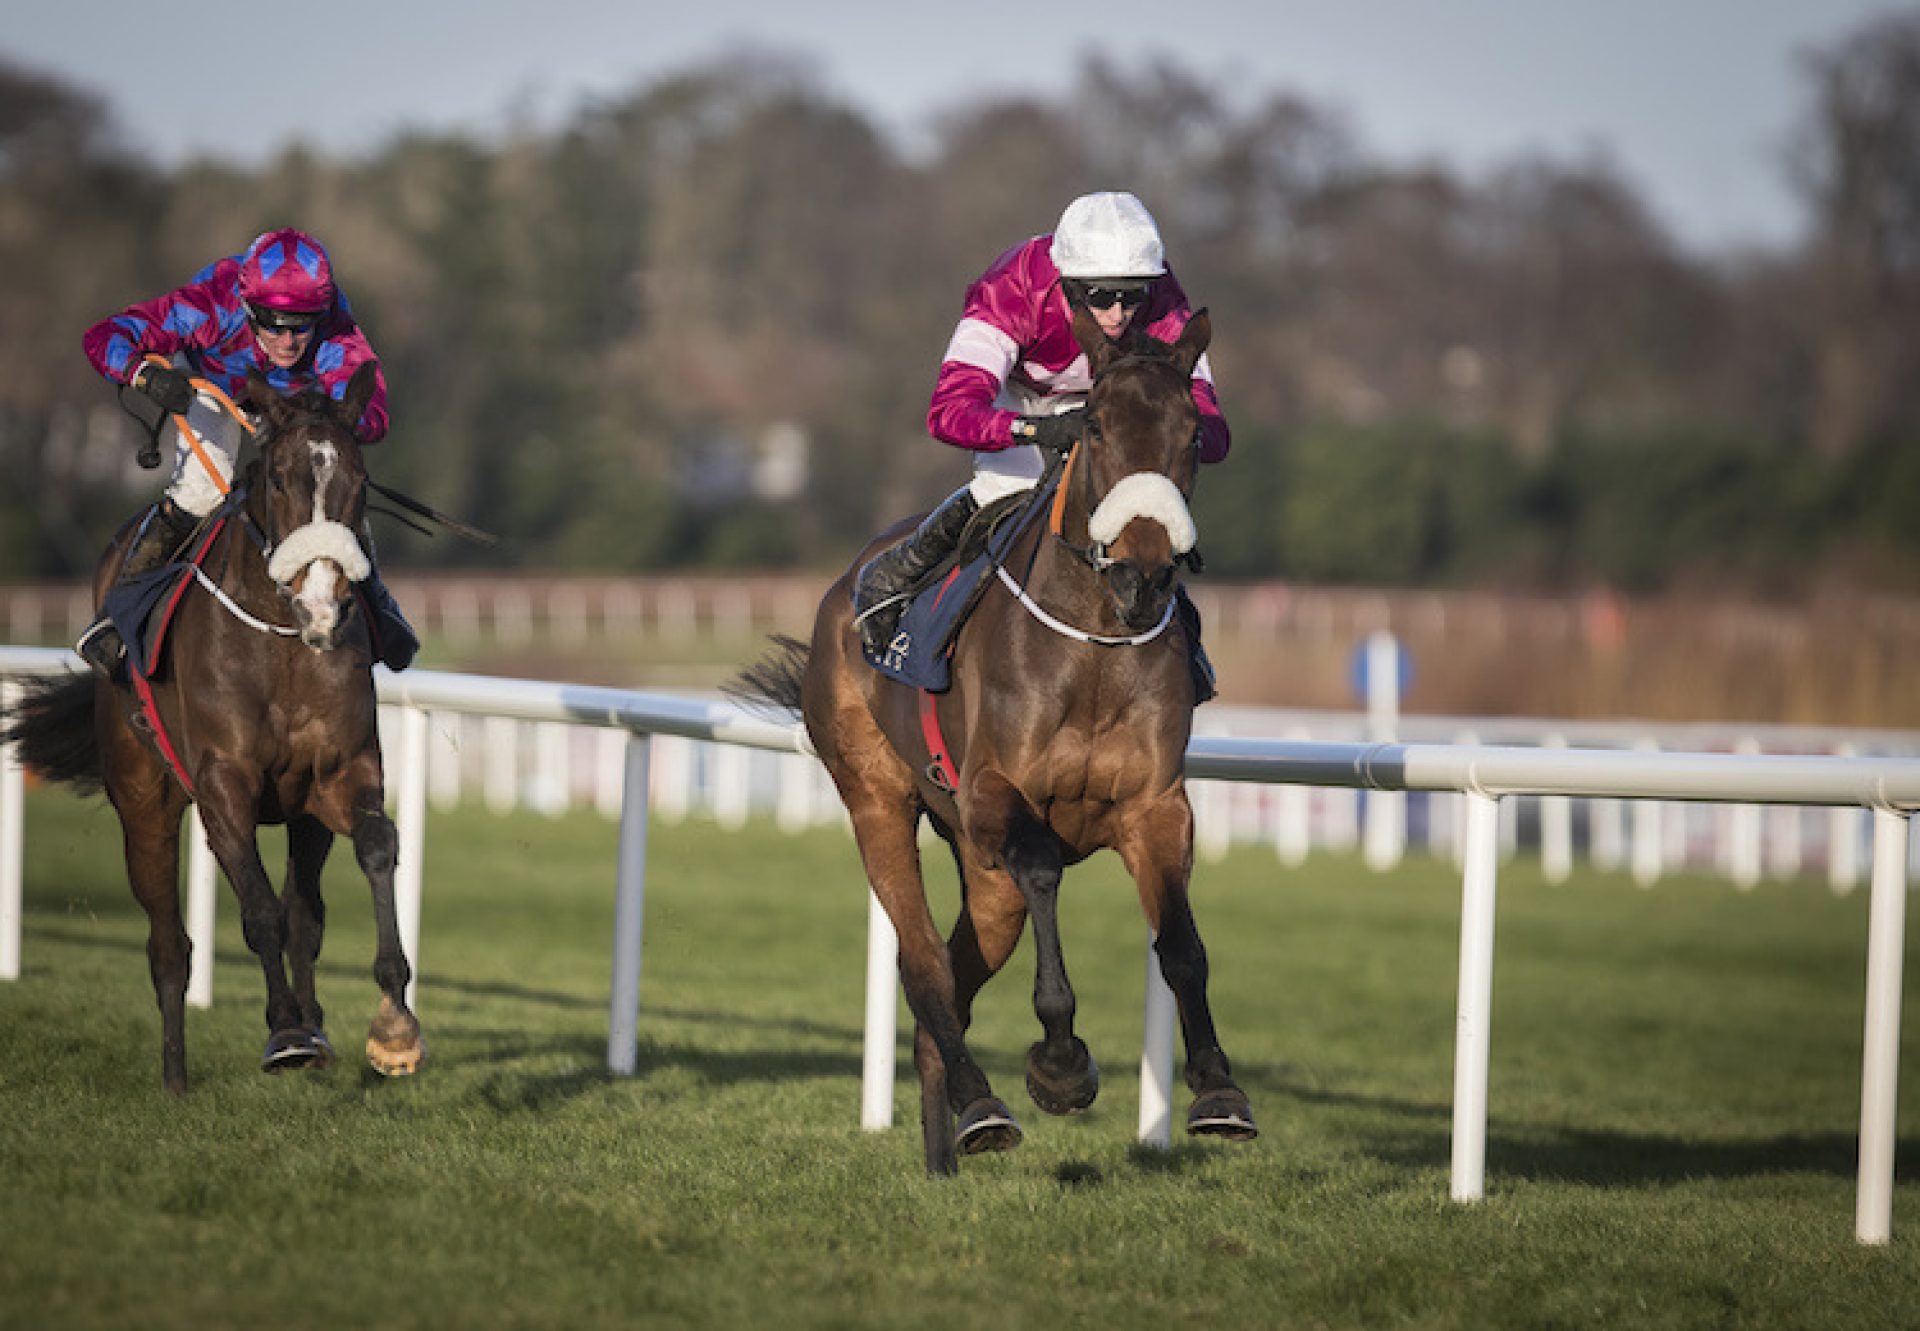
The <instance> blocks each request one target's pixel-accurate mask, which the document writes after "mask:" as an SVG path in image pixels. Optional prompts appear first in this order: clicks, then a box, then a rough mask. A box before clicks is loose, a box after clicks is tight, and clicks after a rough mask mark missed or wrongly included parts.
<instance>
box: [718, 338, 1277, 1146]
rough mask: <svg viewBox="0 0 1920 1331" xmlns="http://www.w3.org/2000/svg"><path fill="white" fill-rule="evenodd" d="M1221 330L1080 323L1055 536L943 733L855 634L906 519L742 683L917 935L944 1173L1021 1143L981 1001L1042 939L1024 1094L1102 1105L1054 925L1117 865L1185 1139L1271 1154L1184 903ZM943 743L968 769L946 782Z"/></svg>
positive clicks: (997, 593)
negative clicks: (924, 871)
mask: <svg viewBox="0 0 1920 1331" xmlns="http://www.w3.org/2000/svg"><path fill="white" fill-rule="evenodd" d="M1211 332H1212V325H1211V322H1210V320H1209V319H1208V316H1207V314H1206V312H1205V311H1204V310H1203V311H1200V312H1199V313H1197V314H1196V315H1195V316H1194V317H1193V319H1192V320H1191V321H1190V322H1189V323H1188V324H1187V326H1186V328H1185V330H1184V331H1183V333H1182V334H1181V336H1180V337H1179V339H1178V340H1177V341H1175V342H1173V343H1171V344H1166V343H1161V342H1158V341H1156V340H1154V339H1152V338H1150V337H1148V336H1146V335H1145V334H1144V333H1139V332H1135V333H1133V334H1132V335H1131V336H1130V337H1129V339H1128V340H1127V341H1125V342H1124V343H1115V342H1111V341H1109V340H1108V338H1107V337H1106V336H1105V334H1103V333H1102V332H1101V331H1100V329H1099V327H1098V325H1097V324H1095V323H1094V321H1093V320H1092V319H1091V318H1090V317H1089V316H1088V315H1087V314H1086V313H1085V312H1081V313H1080V314H1079V315H1078V316H1077V317H1076V318H1075V320H1074V333H1075V336H1076V338H1077V339H1078V340H1079V343H1080V346H1081V348H1082V349H1083V350H1084V351H1085V352H1086V353H1087V357H1088V361H1089V369H1090V370H1091V372H1092V376H1093V385H1092V390H1091V392H1090V393H1089V395H1088V398H1087V407H1086V422H1087V428H1086V433H1085V438H1084V440H1083V441H1082V442H1081V443H1080V444H1079V445H1077V447H1076V449H1075V451H1074V452H1073V454H1072V455H1071V457H1070V459H1069V461H1068V463H1067V467H1066V472H1065V475H1064V476H1063V478H1062V480H1061V482H1060V488H1059V495H1058V501H1057V504H1056V510H1055V511H1056V514H1057V522H1056V523H1055V524H1054V526H1055V530H1053V531H1051V532H1049V530H1048V524H1044V523H1033V524H1030V525H1029V527H1028V529H1027V531H1026V532H1025V533H1023V534H1022V535H1021V536H1020V537H1019V538H1018V539H1017V540H1016V541H1015V542H1014V543H1013V544H1012V546H1011V547H1010V549H1009V550H1008V551H1007V553H1006V554H1005V555H1004V556H1003V557H1002V559H1001V561H1000V566H999V568H998V569H997V570H996V572H997V574H998V576H999V579H1000V581H999V583H998V584H997V585H991V586H990V587H989V588H988V589H987V591H986V592H985V594H984V595H983V596H982V598H981V600H980V602H979V604H978V606H977V607H976V609H975V610H974V611H973V613H972V615H971V616H970V617H969V618H968V620H967V621H966V623H965V625H964V626H963V627H962V628H961V630H960V632H959V634H958V636H957V638H956V639H955V642H954V645H953V650H952V657H951V667H952V684H951V687H950V688H949V689H948V690H947V691H946V692H944V693H941V694H926V695H924V697H926V698H928V699H932V700H934V704H933V706H934V716H935V718H937V722H938V726H937V732H935V733H934V734H933V735H930V734H929V731H930V730H931V729H932V728H931V727H928V726H926V725H925V724H924V721H923V717H922V715H921V711H920V708H921V698H922V696H923V695H921V694H920V693H919V692H918V691H917V690H915V689H912V688H910V687H908V686H906V685H904V684H901V683H897V682H895V681H894V680H892V679H889V678H887V677H886V676H884V675H882V674H880V673H879V672H878V671H876V670H874V669H873V668H872V667H871V666H870V665H869V664H868V663H867V661H866V660H865V658H864V657H863V656H862V654H861V651H860V646H859V637H858V634H857V633H856V631H855V628H854V625H853V598H852V586H853V582H854V579H855V577H856V576H857V574H858V571H859V569H860V567H861V565H862V564H864V563H865V562H866V561H867V560H869V559H871V558H872V557H873V556H874V555H875V554H876V553H878V552H879V551H880V550H882V549H884V548H886V546H887V545H888V544H889V543H890V542H891V541H892V540H894V539H897V538H898V537H899V536H901V535H904V534H905V533H906V532H908V531H910V530H911V529H912V526H913V523H912V521H909V522H905V523H902V524H900V525H898V526H896V527H894V528H893V529H892V530H891V531H889V532H888V533H885V534H884V535H883V536H882V537H881V538H879V539H877V540H875V541H874V542H873V543H872V544H870V545H869V546H867V548H866V549H865V550H863V551H862V552H861V554H860V556H859V558H858V559H856V560H855V561H854V563H853V565H852V566H851V567H849V568H848V569H847V571H846V572H845V573H844V574H843V575H842V576H841V577H840V579H839V580H838V581H836V582H835V583H834V584H833V586H832V587H831V588H830V589H829V590H828V591H827V593H826V595H825V597H824V598H823V599H822V601H821V603H820V607H819V611H818V613H817V615H816V617H815V621H814V628H813V638H812V642H811V644H810V645H809V644H803V643H800V642H797V641H794V640H792V639H786V640H784V641H783V642H782V644H781V645H782V646H783V647H784V649H785V653H784V656H776V657H771V658H769V659H767V660H765V661H763V662H761V663H760V664H759V665H757V666H755V667H753V668H751V669H749V670H748V671H746V672H745V673H744V674H743V675H742V676H741V677H740V678H739V680H738V681H737V682H736V689H737V691H738V692H739V693H741V694H742V695H744V696H747V697H750V698H754V699H757V700H761V701H767V702H774V703H779V704H783V705H785V706H788V707H792V708H796V709H797V710H799V712H800V713H801V716H802V718H803V719H804V722H805V725H806V729H807V733H808V735H809V736H810V737H811V738H812V741H813V745H814V749H815V751H816V752H817V753H818V754H819V756H820V759H821V761H822V762H823V763H824V764H825V765H826V768H827V770H828V772H829V773H830V774H831V775H832V777H833V780H834V784H835V785H836V786H837V787H838V789H839V793H840V797H841V800H842V801H843V802H844V803H845V805H846V807H847V812H848V813H849V814H850V815H851V817H852V821H853V830H854V835H855V838H856V839H857V841H858V843H859V850H860V857H861V860H862V862H863V864H864V866H865V869H866V873H867V878H868V881H869V883H870V884H871V885H872V889H873V891H874V893H875V895H876V897H877V898H878V900H879V901H880V904H881V905H882V907H883V908H884V909H885V910H886V912H887V915H888V917H889V918H890V919H891V920H892V921H893V926H894V929H895V931H896V932H897V934H898V935H899V940H900V954H899V965H900V977H901V981H902V984H903V987H904V988H905V991H906V997H907V1003H908V1006H909V1007H910V1008H911V1009H912V1012H913V1016H914V1021H915V1027H916V1029H915V1033H914V1062H915V1065H916V1067H917V1069H918V1072H919V1078H920V1114H921V1135H922V1140H923V1144H924V1147H925V1154H926V1168H927V1171H928V1172H929V1173H930V1174H934V1175H950V1174H953V1173H955V1172H957V1169H958V1156H959V1155H963V1154H974V1153H977V1152H982V1151H994V1150H1007V1149H1010V1148H1012V1147H1014V1146H1016V1145H1018V1144H1019V1141H1020V1139H1021V1129H1020V1127H1019V1125H1018V1123H1017V1122H1016V1121H1015V1119H1014V1117H1013V1114H1012V1112H1011V1111H1010V1110H1009V1109H1008V1108H1007V1106H1006V1104H1005V1103H1004V1102H1002V1101H1001V1100H1000V1099H998V1098H997V1097H996V1096H995V1095H994V1093H993V1091H992V1088H991V1087H990V1086H989V1084H988V1081H987V1078H986V1076H985V1074H984V1073H983V1072H982V1071H981V1069H980V1067H979V1066H978V1064H976V1063H975V1062H974V1059H973V1056H972V1055H971V1054H970V1053H969V1052H968V1049H967V1043H966V1031H967V1028H968V1025H969V1023H970V1019H971V1013H972V1006H973V1001H974V998H975V997H976V996H977V995H978V993H979V991H980V989H981V987H982V986H983V985H985V984H986V982H987V981H988V980H989V979H990V978H991V977H992V976H993V975H994V974H995V973H996V972H997V971H999V970H1000V968H1001V967H1002V966H1003V965H1004V964H1005V963H1006V961H1007V958H1008V957H1009V956H1010V955H1011V954H1012V952H1013V949H1014V945H1015V944H1016V943H1017V942H1018V941H1019V938H1020V934H1021V932H1022V930H1023V928H1024V927H1025V923H1026V921H1027V920H1028V919H1029V918H1031V919H1032V921H1033V928H1034V943H1035V951H1036V975H1035V980H1034V994H1033V1005H1034V1012H1035V1015H1036V1016H1037V1017H1038V1018H1039V1021H1040V1026H1041V1031H1042V1038H1041V1039H1040V1040H1039V1041H1038V1042H1036V1043H1035V1044H1034V1045H1033V1046H1032V1047H1031V1049H1029V1051H1028V1055H1027V1089H1028V1091H1029V1093H1030V1095H1031V1096H1032V1098H1033V1100H1034V1103H1035V1104H1037V1105H1038V1106H1039V1107H1040V1108H1041V1109H1042V1110H1044V1111H1046V1112H1048V1113H1052V1114H1070V1113H1076V1112H1079V1111H1080V1110H1083V1109H1085V1108H1086V1107H1087V1106H1088V1105H1090V1104H1091V1103H1092V1102H1093V1099H1094V1096H1095V1094H1096V1093H1097V1091H1098V1089H1099V1071H1098V1069H1097V1067H1096V1066H1095V1064H1094V1061H1093V1059H1092V1057H1091V1055H1090V1054H1089V1052H1088V1050H1087V1047H1086V1045H1085V1044H1084V1043H1083V1042H1082V1041H1081V1040H1080V1039H1079V1038H1078V1037H1077V1036H1076V1035H1075V1034H1074V1031H1073V1019H1074V1011H1075V1001H1074V994H1073V989H1072V987H1071V985H1070V984H1069V983H1068V979H1067V971H1066V965H1065V961H1064V957H1063V954H1062V951H1061V946H1060V934H1059V920H1058V914H1057V910H1056V906H1057V898H1058V893H1059V888H1060V882H1061V876H1062V872H1063V870H1064V869H1065V868H1066V867H1068V866H1070V865H1073V864H1077V863H1079V862H1080V861H1081V860H1083V859H1085V858H1086V857H1087V856H1089V855H1091V854H1093V852H1095V851H1096V850H1100V849H1112V850H1114V851H1116V852H1118V854H1119V855H1120V858H1121V860H1122V862H1123V863H1124V864H1125V865H1126V867H1127V870H1128V872H1129V873H1130V874H1131V875H1132V877H1133V879H1134V881H1135V883H1136V884H1137V886H1138V889H1139V896H1140V901H1141V904H1142V906H1143V907H1144V908H1145V912H1146V917H1147V922H1148V924H1149V925H1150V926H1151V928H1152V930H1153V933H1154V944H1153V946H1154V950H1155V952H1156V954H1157V955H1158V958H1159V962H1160V969H1161V973H1162V974H1163V975H1164V976H1165V977H1166V980H1167V983H1168V984H1169V985H1170V986H1171V988H1172V990H1173V992H1174V995H1175V998H1176V1001H1177V1003H1178V1007H1179V1012H1180V1022H1181V1027H1182V1031H1183V1034H1184V1036H1185V1040H1186V1052H1187V1062H1186V1080H1187V1084H1188V1086H1189V1087H1190V1088H1191V1089H1192V1090H1193V1092H1194V1095H1195V1098H1194V1100H1193V1102H1192V1104H1191V1107H1190V1109H1189V1112H1188V1117H1187V1130H1188V1131H1189V1132H1190V1133H1194V1134H1197V1135H1217V1136H1221V1137H1224V1138H1228V1139H1234V1140H1247V1139H1250V1138H1252V1137H1254V1136H1255V1135H1256V1133H1257V1129H1256V1128H1255V1126H1254V1121H1253V1115H1252V1111H1251V1108H1250V1106H1249V1104H1248V1102H1247V1097H1246V1095H1245V1094H1244V1093H1243V1092H1242V1091H1241V1090H1240V1088H1239V1087H1238V1086H1237V1085H1236V1084H1235V1083H1234V1080H1233V1075H1232V1070H1231V1067H1230V1065H1229V1063H1228V1059H1227V1056H1226V1054H1225V1053H1224V1052H1222V1050H1221V1048H1220V1044H1219V1040H1218V1037H1217V1036H1216V1034H1215V1031H1214V1023H1213V1016H1212V1013H1211V1011H1210V1009H1209V1007H1208V1003H1207V956H1206V950H1205V948H1204V947H1203V946H1202V944H1201V940H1200V934H1199V931H1198V930H1197V928H1196V927H1195V924H1194V919H1193V912H1192V910H1191V908H1190V907H1189V904H1188V895H1187V889H1188V879H1189V876H1190V874H1191V872H1192V868H1193V812H1192V808H1191V806H1190V805H1189V803H1188V800H1187V792H1186V785H1185V781H1184V777H1183V772H1182V769H1183V763H1184V761H1185V754H1186V746H1187V739H1188V736H1189V733H1190V731H1191V728H1192V720H1193V708H1194V692H1193V681H1192V678H1191V676H1190V673H1189V668H1188V644H1187V642H1186V640H1185V631H1184V629H1183V628H1182V627H1181V625H1180V623H1179V617H1178V616H1176V615H1175V614H1174V608H1175V607H1174V604H1173V598H1174V596H1175V594H1176V584H1175V572H1176V568H1175V565H1176V561H1177V560H1179V559H1180V558H1181V557H1182V556H1183V555H1185V554H1187V553H1188V552H1190V551H1191V550H1192V548H1193V543H1194V538H1195V533H1194V530H1193V521H1192V517H1191V515H1190V513H1189V511H1188V508H1187V501H1188V499H1189V497H1190V496H1191V494H1192V491H1193V484H1194V474H1195V470H1196V466H1197V462H1198V451H1197V448H1196V441H1197V431H1198V425H1199V418H1198V412H1197V409H1196V408H1195V406H1194V403H1193V397H1192V392H1191V388H1190V382H1189V380H1190V376H1191V374H1192V371H1193V367H1194V364H1195V362H1196V361H1198V360H1199V358H1200V355H1201V353H1202V352H1204V351H1205V350H1206V347H1207V342H1208V340H1209V338H1210V336H1211ZM1016 575H1018V576H1016ZM936 737H937V738H938V739H940V740H942V741H943V742H944V745H945V747H946V753H947V757H948V758H949V759H950V765H946V766H943V765H942V764H941V763H940V762H939V761H938V757H937V755H936V754H935V752H934V748H935V745H936ZM922 816H925V817H926V818H928V819H929V820H931V822H932V824H933V827H934V828H935V830H936V831H938V832H939V834H940V835H941V836H942V837H943V838H944V839H945V840H946V841H947V843H948V845H949V846H950V848H951V849H952V851H953V854H954V859H955V862H956V863H957V865H958V867H959V872H960V882H961V894H962V906H961V911H960V916H959V919H958V921H957V922H956V924H955V925H954V928H953V932H952V934H951V936H950V937H948V938H947V939H945V940H944V941H943V940H942V938H941V936H940V934H939V932H938V929H937V927H936V925H935V923H934V919H933V916H932V914H931V912H930V910H929V908H928V905H927V897H926V888H925V884H924V882H923V881H922V878H921V872H920V856H919V849H918V846H917V842H916V831H917V827H918V824H919V820H920V818H921V817H922Z"/></svg>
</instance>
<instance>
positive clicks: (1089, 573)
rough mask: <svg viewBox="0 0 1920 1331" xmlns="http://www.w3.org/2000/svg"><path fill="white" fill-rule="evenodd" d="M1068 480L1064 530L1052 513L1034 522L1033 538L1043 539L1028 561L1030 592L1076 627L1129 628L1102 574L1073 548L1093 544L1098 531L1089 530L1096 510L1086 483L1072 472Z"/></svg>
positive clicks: (1062, 513)
mask: <svg viewBox="0 0 1920 1331" xmlns="http://www.w3.org/2000/svg"><path fill="white" fill-rule="evenodd" d="M1067 484H1068V486H1069V489H1068V492H1067V496H1066V499H1065V502H1064V503H1063V504H1062V506H1061V510H1060V523H1059V532H1058V534H1057V535H1056V534H1055V532H1054V530H1053V526H1054V524H1053V522H1052V519H1051V515H1049V518H1048V521H1046V522H1038V523H1035V524H1034V528H1033V531H1034V534H1033V536H1032V538H1031V539H1032V540H1034V541H1037V542H1038V547H1037V549H1034V550H1033V553H1032V558H1031V562H1030V563H1029V564H1028V567H1029V569H1030V570H1031V572H1030V574H1029V577H1028V579H1027V594H1028V595H1030V596H1032V597H1033V598H1034V599H1035V600H1036V601H1037V602H1039V604H1040V605H1042V606H1044V607H1045V608H1046V609H1047V610H1048V612H1049V613H1051V614H1053V615H1054V616H1055V617H1057V618H1059V619H1063V620H1065V621H1067V622H1068V623H1070V624H1072V625H1073V626H1074V627H1075V628H1078V629H1082V630H1084V631H1085V632H1088V633H1101V634H1110V635H1111V634H1120V633H1124V632H1126V630H1125V629H1124V628H1123V627H1121V625H1120V620H1119V616H1118V614H1117V613H1116V612H1115V610H1114V607H1113V604H1112V602H1111V601H1109V600H1108V599H1107V596H1106V595H1105V593H1104V592H1102V591H1101V589H1100V575H1099V574H1098V573H1096V572H1095V571H1094V569H1093V566H1092V565H1091V564H1089V563H1087V561H1086V560H1084V559H1082V558H1080V556H1079V555H1077V554H1075V553H1074V551H1073V549H1070V548H1069V546H1070V545H1071V546H1073V547H1077V548H1078V549H1081V550H1085V549H1087V548H1088V546H1089V543H1090V542H1091V540H1092V537H1090V536H1089V535H1088V534H1087V523H1088V520H1089V518H1090V517H1091V515H1092V510H1091V508H1090V507H1089V505H1088V504H1087V502H1086V487H1085V486H1083V485H1082V484H1080V483H1079V481H1078V479H1077V478H1075V477H1071V476H1070V477H1068V478H1067Z"/></svg>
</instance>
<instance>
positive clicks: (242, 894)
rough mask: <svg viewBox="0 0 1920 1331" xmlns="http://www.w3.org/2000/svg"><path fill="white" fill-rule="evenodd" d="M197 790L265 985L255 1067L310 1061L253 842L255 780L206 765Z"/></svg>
mask: <svg viewBox="0 0 1920 1331" xmlns="http://www.w3.org/2000/svg"><path fill="white" fill-rule="evenodd" d="M199 787H200V790H199V798H200V818H201V821H202V822H203V823H204V824H205V826H206V829H207V844H208V845H209V846H211V847H212V848H213V855H214V858H215V859H217V860H218V861H219V862H220V867H221V868H222V869H223V870H225V871H226V875H227V881H228V882H229V883H230V884H232V885H233V894H234V896H235V897H237V898H238V899H239V901H240V927H241V931H242V933H243V934H244V935H245V937H246V940H247V947H248V948H250V949H251V950H252V952H253V954H254V955H255V956H257V957H258V958H260V972H261V975H262V976H263V977H264V978H265V980H266V983H267V1011H266V1016H267V1031H268V1036H267V1046H266V1051H265V1052H264V1053H263V1054H262V1055H261V1059H260V1068H261V1070H262V1071H263V1072H277V1071H279V1070H280V1068H281V1067H282V1066H285V1065H286V1064H287V1063H292V1064H294V1065H296V1066H297V1065H300V1064H304V1063H309V1062H312V1061H313V1059H314V1058H315V1057H316V1054H315V1051H314V1049H313V1047H312V1042H311V1040H310V1039H309V1037H308V1036H307V1034H306V1032H305V1031H304V1030H303V1029H302V1027H301V1024H300V1004H299V1003H298V1002H297V1001H296V1000H295V998H294V996H293V988H292V986H291V985H290V984H289V983H288V982H287V963H286V945H287V922H286V915H285V912H284V911H283V909H282V908H281V905H280V899H279V898H278V897H276V896H275V895H274V892H273V884H272V882H271V881H270V880H269V879H268V877H267V867H266V865H265V864H263V863H262V862H261V860H260V847H259V844H258V842H257V841H256V840H255V832H256V824H255V822H254V810H255V808H256V807H257V805H258V800H259V778H258V776H257V775H253V774H250V773H249V772H247V771H243V770H242V769H241V768H239V767H237V766H233V765H227V764H218V763H209V764H207V765H206V767H205V768H204V769H203V770H202V771H201V773H200V779H199Z"/></svg>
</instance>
